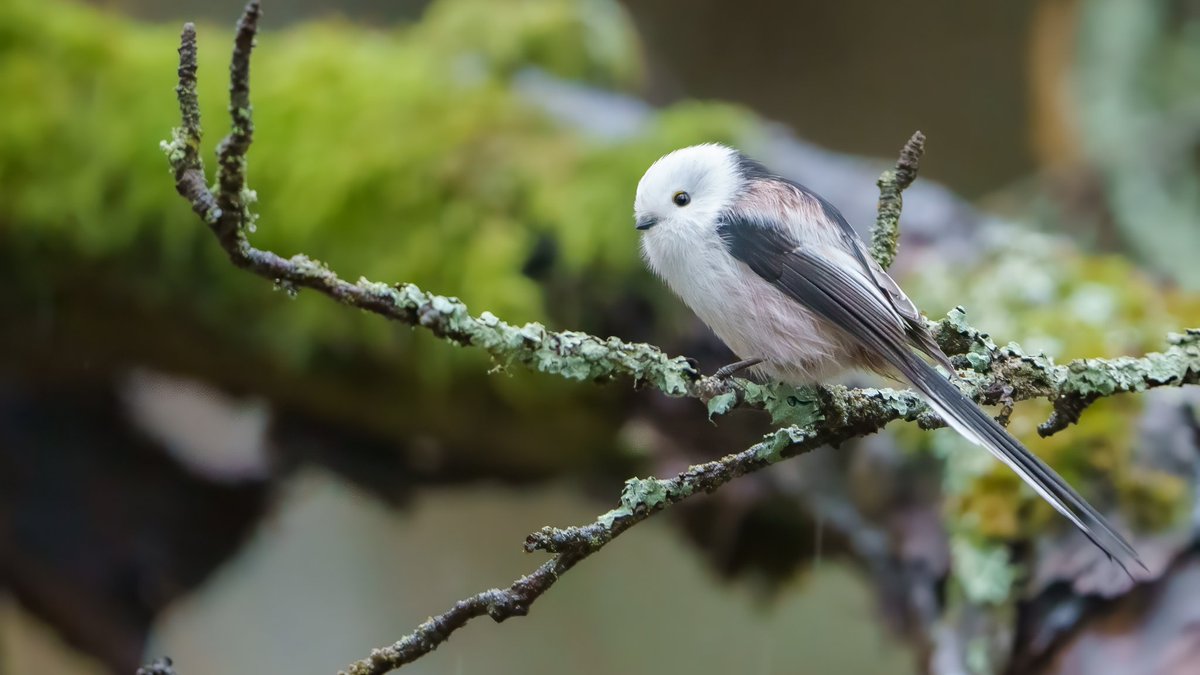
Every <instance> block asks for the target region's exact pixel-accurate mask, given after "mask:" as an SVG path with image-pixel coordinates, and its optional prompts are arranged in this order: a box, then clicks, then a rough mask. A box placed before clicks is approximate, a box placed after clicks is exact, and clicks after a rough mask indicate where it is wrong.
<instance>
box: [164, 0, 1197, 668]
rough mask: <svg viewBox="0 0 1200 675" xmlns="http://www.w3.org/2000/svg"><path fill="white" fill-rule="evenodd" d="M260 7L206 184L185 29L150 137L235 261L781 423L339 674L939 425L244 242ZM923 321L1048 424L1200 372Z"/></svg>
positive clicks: (895, 216)
mask: <svg viewBox="0 0 1200 675" xmlns="http://www.w3.org/2000/svg"><path fill="white" fill-rule="evenodd" d="M259 15H260V11H259V5H258V3H257V2H251V3H250V4H249V5H247V7H246V10H245V13H244V14H243V16H242V19H241V20H240V21H239V23H238V30H237V38H236V40H235V48H234V53H233V61H232V64H231V68H230V75H231V84H230V108H229V109H230V114H231V117H232V120H233V129H232V131H231V132H230V134H229V136H228V137H226V139H225V140H224V141H222V143H221V144H220V146H219V148H218V160H219V169H218V173H217V194H215V195H214V194H213V192H212V191H211V190H210V189H209V188H208V187H207V184H206V182H205V176H204V169H203V166H202V163H201V161H200V158H199V154H198V148H199V145H200V113H199V106H198V102H197V99H196V37H195V29H194V27H193V26H192V25H191V24H187V25H186V26H185V27H184V30H183V35H182V39H181V47H180V49H179V55H180V65H179V86H178V88H177V93H178V98H179V104H180V113H181V118H182V125H181V126H180V127H179V128H177V129H175V131H174V133H173V138H172V140H171V141H169V142H165V143H164V144H163V148H164V150H165V151H166V152H167V156H168V158H169V161H170V164H171V167H172V169H173V171H174V174H175V179H176V189H177V190H178V192H179V193H180V194H181V195H182V196H183V197H184V198H185V199H186V200H187V201H188V202H189V203H190V204H191V205H192V208H193V210H195V211H196V213H198V214H200V216H201V217H202V218H203V219H204V221H205V222H206V223H208V224H209V226H210V227H211V229H212V230H213V232H214V234H216V236H217V239H218V241H219V242H220V244H221V246H222V248H223V249H224V250H225V252H226V253H227V254H228V255H229V257H230V259H231V260H232V262H233V263H234V264H235V265H237V266H239V267H241V268H244V269H247V270H249V271H252V272H254V273H256V274H258V275H260V276H262V277H265V278H267V279H269V280H271V281H273V282H275V283H276V284H280V285H283V286H285V287H289V288H308V289H312V290H316V291H318V292H320V293H322V294H324V295H327V296H329V297H330V298H332V299H334V300H336V301H338V302H340V303H342V304H345V305H348V306H351V307H357V308H360V309H364V310H367V311H370V312H373V313H375V314H378V315H380V316H383V317H386V318H389V319H392V320H395V321H399V322H402V323H405V324H408V325H411V326H414V327H421V328H424V329H427V330H429V331H431V332H432V333H434V334H435V335H438V336H439V337H442V338H445V339H446V340H448V341H450V342H453V343H456V344H459V345H464V346H467V345H469V346H474V347H479V348H482V349H484V350H486V351H487V352H488V353H490V354H491V355H492V356H493V357H494V358H496V359H497V360H498V361H501V362H502V363H504V364H511V363H518V364H521V365H523V366H526V367H528V368H530V369H533V370H537V371H540V372H544V373H550V374H556V375H560V376H562V377H565V378H568V379H575V380H590V381H609V380H612V379H614V378H617V377H629V378H632V379H633V380H634V381H635V382H637V383H639V384H642V385H648V386H652V387H654V388H655V389H658V390H659V391H661V392H663V393H665V394H667V395H670V396H690V397H694V398H697V399H699V400H701V401H702V402H704V403H705V404H706V405H707V406H708V410H709V413H710V415H719V414H724V413H726V412H728V411H730V410H732V409H734V408H738V407H749V408H757V409H762V410H766V411H768V412H769V413H770V414H771V415H772V417H773V419H774V420H775V421H776V422H777V423H779V424H782V425H786V426H784V427H783V428H781V429H779V430H777V431H775V432H773V433H772V434H769V435H768V436H766V437H765V438H764V439H763V440H762V441H761V442H759V443H758V444H756V445H754V446H752V447H750V448H748V449H746V450H743V451H741V452H739V453H735V454H731V455H727V456H725V457H723V458H721V459H719V460H716V461H712V462H707V463H704V464H698V465H695V466H692V467H689V468H688V469H687V470H685V471H683V472H681V473H679V474H678V475H676V476H674V477H672V478H669V479H657V478H647V479H638V478H635V479H631V480H629V481H627V482H626V486H625V490H624V491H623V492H622V495H621V500H620V505H619V506H617V507H616V508H615V509H613V510H610V511H608V512H607V513H605V514H603V515H601V516H600V517H598V518H597V519H596V520H595V521H594V522H592V523H590V524H588V525H583V526H578V527H568V528H565V529H555V528H544V529H543V530H541V531H539V532H536V533H534V534H531V535H529V537H528V538H527V540H526V543H525V548H526V550H528V551H530V552H533V551H545V552H549V553H552V554H553V557H552V558H551V559H550V560H549V561H547V562H545V563H544V564H542V565H541V566H540V567H538V568H537V569H536V570H535V571H534V572H532V573H531V574H529V575H526V576H524V577H521V578H520V579H518V580H516V581H515V582H513V584H512V585H510V586H509V587H508V588H505V589H492V590H488V591H484V592H482V593H479V594H477V595H475V596H472V597H470V598H467V599H465V600H462V601H460V602H458V603H456V604H455V605H454V607H452V608H451V609H450V610H448V611H446V612H445V613H443V614H440V615H438V616H437V617H432V618H430V619H429V620H427V621H426V622H424V623H422V624H421V625H420V626H418V627H417V629H416V630H415V631H413V632H412V633H410V634H409V635H407V636H406V637H404V638H402V639H401V640H400V641H398V642H396V643H395V644H393V645H391V646H389V647H385V648H381V649H377V650H375V651H374V652H372V654H371V655H370V656H369V657H368V658H366V659H363V660H361V661H358V662H356V663H354V664H352V665H351V666H349V668H348V669H347V670H346V671H344V672H346V673H349V674H351V675H366V674H374V673H384V672H388V671H390V670H392V669H395V668H398V667H400V666H402V665H404V664H406V663H410V662H412V661H413V660H415V659H417V658H419V657H421V656H422V655H424V654H427V653H428V652H430V651H432V650H433V649H435V648H437V646H438V645H440V644H441V643H442V642H444V641H446V640H447V639H448V638H449V636H450V635H451V634H452V633H453V632H454V631H455V630H457V629H458V628H461V627H462V626H463V625H465V624H466V623H467V622H468V621H470V620H471V619H473V618H476V617H480V616H483V615H485V614H486V615H488V616H491V617H492V618H493V619H494V620H496V621H503V620H504V619H507V618H509V617H512V616H521V615H524V614H526V613H527V612H528V611H529V607H530V605H531V604H532V603H533V602H534V601H535V600H536V599H537V598H538V597H540V596H541V595H542V594H543V593H545V592H546V591H547V590H548V589H549V588H550V587H551V586H552V585H553V584H554V583H555V582H556V581H557V580H558V578H559V576H561V575H562V574H563V573H564V572H566V571H567V570H569V569H570V568H571V567H573V566H574V565H575V564H577V563H578V562H579V561H581V560H583V559H584V558H586V557H588V556H590V555H591V554H593V553H595V552H596V551H598V550H600V549H601V548H603V547H604V546H605V545H607V544H608V542H610V541H612V540H613V539H614V538H616V537H617V536H619V535H620V534H621V533H623V532H624V531H625V530H627V529H628V528H630V527H632V526H633V525H635V524H637V523H638V522H641V521H642V520H645V519H646V518H648V517H650V516H651V515H652V514H654V513H655V512H657V511H659V510H661V509H663V508H665V507H667V506H669V505H671V504H674V503H677V502H679V501H682V500H684V499H687V498H689V497H690V496H692V495H694V494H698V493H702V492H711V491H713V490H716V489H717V488H719V487H720V486H722V485H724V484H725V483H727V482H729V481H731V480H733V479H735V478H737V477H739V476H742V475H745V474H748V473H751V472H754V471H757V470H760V469H762V468H763V467H766V466H770V465H771V464H774V463H775V462H778V461H780V460H782V459H784V458H787V457H792V456H795V455H798V454H802V453H804V452H807V451H808V450H811V449H813V448H816V447H820V446H823V445H838V444H840V443H842V442H844V441H846V440H849V439H851V438H856V437H860V436H865V435H868V434H872V433H875V432H877V431H879V430H880V429H882V428H883V427H884V426H886V425H887V424H888V423H890V422H892V421H894V420H899V419H903V420H907V421H915V422H917V423H918V424H920V425H921V426H922V427H924V428H933V427H937V426H941V424H942V423H941V421H940V420H939V419H938V418H937V417H936V416H935V415H933V414H931V413H930V412H929V411H928V409H927V407H926V406H925V404H924V403H923V402H922V401H921V399H920V398H919V397H918V396H917V395H916V394H915V393H913V392H911V391H899V390H892V389H867V388H847V387H842V386H835V387H817V388H812V389H795V388H792V387H786V386H782V385H761V384H756V383H753V382H749V381H745V380H739V379H733V378H721V377H711V376H709V377H705V376H701V375H700V374H699V373H698V372H697V370H696V368H695V367H694V365H692V363H691V362H690V361H689V360H688V359H686V358H683V357H678V356H677V357H670V356H668V355H666V354H665V353H663V352H662V351H661V350H660V349H658V348H657V347H654V346H652V345H647V344H634V343H627V342H624V341H622V340H619V339H617V338H612V337H610V338H606V339H602V338H599V337H595V336H592V335H588V334H585V333H579V332H574V331H559V332H555V331H549V330H547V329H546V328H545V327H543V326H542V325H541V324H537V323H529V324H525V325H523V326H515V325H511V324H508V323H506V322H504V321H502V320H500V319H499V318H497V317H495V316H493V315H492V314H490V313H489V312H484V313H482V314H480V315H478V316H476V315H473V314H471V313H470V312H469V311H468V309H467V307H466V305H465V304H463V303H462V302H461V301H459V300H458V299H456V298H450V297H445V296H440V295H435V294H432V293H428V292H426V291H424V290H422V289H420V288H418V287H417V286H415V285H412V284H399V285H388V284H384V283H379V282H374V281H369V280H366V279H359V280H358V281H356V282H353V283H351V282H348V281H346V280H344V279H342V278H341V277H339V276H338V275H337V274H336V273H335V272H333V270H331V269H330V268H329V267H328V266H326V265H325V264H324V263H321V262H320V261H317V260H313V259H311V258H308V257H307V256H304V255H295V256H292V257H291V258H283V257H281V256H279V255H277V254H275V253H273V252H270V251H264V250H260V249H257V248H255V247H253V246H252V245H251V244H250V243H249V240H248V239H247V233H248V231H250V230H251V229H252V225H253V218H254V216H253V214H252V213H251V211H250V208H249V205H250V204H251V203H252V202H253V192H252V191H250V190H249V189H248V188H247V187H246V182H245V167H246V154H247V152H248V151H249V148H250V143H251V140H252V136H253V120H252V115H251V107H250V98H249V96H250V88H249V68H250V53H251V50H252V48H253V45H254V37H255V33H256V31H257V22H258V18H259ZM923 147H924V136H923V135H922V134H921V133H920V132H917V133H916V134H914V135H913V137H912V138H911V139H910V140H909V141H908V143H907V144H906V145H905V146H904V149H903V150H902V152H901V156H900V159H899V161H898V162H897V164H896V168H895V170H892V171H887V172H885V173H884V175H883V176H882V177H881V178H880V180H879V187H880V201H879V217H878V222H877V227H876V232H875V236H874V237H873V241H872V245H871V254H872V256H873V257H874V258H875V260H876V261H877V262H879V264H880V265H881V266H883V267H885V268H886V267H888V266H889V265H890V264H891V262H892V260H893V259H894V258H895V254H896V247H897V244H896V240H897V235H898V232H899V216H900V212H901V207H902V201H901V193H902V192H903V190H904V189H905V188H906V187H908V185H910V184H911V183H912V181H913V179H914V178H915V177H916V172H917V170H918V164H919V160H920V157H921V153H922V151H923ZM931 329H932V330H933V333H934V335H935V337H936V339H937V340H938V343H939V344H940V345H941V347H942V349H943V350H944V351H945V352H946V353H947V354H948V355H951V356H952V357H954V360H955V365H956V367H957V368H958V369H959V371H960V373H959V374H960V376H961V377H962V382H963V387H964V388H965V389H966V391H967V393H968V394H970V395H971V396H972V397H973V398H974V399H975V400H976V401H979V402H981V403H991V404H1004V405H1005V406H1011V404H1012V403H1013V402H1014V401H1020V400H1024V399H1030V398H1046V399H1049V400H1051V401H1052V402H1053V403H1054V406H1055V412H1054V415H1053V417H1052V418H1051V420H1050V421H1048V422H1047V423H1046V424H1045V425H1043V429H1042V431H1043V433H1046V434H1049V433H1053V432H1054V431H1057V430H1060V429H1062V428H1064V427H1066V426H1067V425H1069V424H1070V423H1072V422H1074V421H1076V420H1077V419H1078V417H1079V414H1080V413H1081V412H1082V410H1083V409H1084V408H1085V407H1086V406H1087V405H1088V404H1089V403H1091V402H1092V401H1094V400H1095V399H1096V398H1099V397H1102V396H1109V395H1112V394H1116V393H1121V392H1134V391H1143V390H1145V389H1149V388H1151V387H1159V386H1180V385H1183V384H1194V383H1197V382H1200V330H1189V331H1187V332H1186V333H1183V334H1179V335H1173V336H1171V338H1170V345H1169V346H1168V348H1167V350H1166V351H1164V352H1161V353H1155V354H1148V355H1146V356H1144V357H1141V358H1121V359H1111V360H1103V359H1088V360H1082V361H1075V362H1072V363H1070V364H1068V365H1065V366H1061V365H1057V364H1055V363H1054V362H1053V361H1052V360H1051V359H1049V358H1047V357H1045V356H1029V355H1026V354H1024V353H1023V352H1022V350H1021V349H1020V348H1019V347H1018V346H1016V345H1008V346H1005V347H997V346H996V345H995V343H993V342H992V341H991V339H990V338H989V337H988V336H987V335H986V334H983V333H981V332H979V331H978V330H976V329H974V328H972V327H971V326H969V325H968V324H967V323H966V321H965V313H964V312H963V310H962V309H961V308H959V309H956V310H954V311H952V312H950V314H949V316H947V318H945V319H943V320H941V321H939V322H937V323H932V324H931Z"/></svg>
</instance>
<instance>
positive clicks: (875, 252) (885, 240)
mask: <svg viewBox="0 0 1200 675" xmlns="http://www.w3.org/2000/svg"><path fill="white" fill-rule="evenodd" d="M924 153H925V134H923V133H921V132H920V131H917V132H914V133H913V135H912V138H910V139H908V142H907V143H905V144H904V148H903V149H901V150H900V159H899V160H897V161H896V168H895V169H894V170H891V171H884V172H883V175H881V176H880V177H879V180H878V181H876V182H875V184H876V185H878V186H879V207H878V209H877V211H876V216H875V231H874V233H873V234H872V236H871V257H872V258H874V259H875V262H877V263H879V266H880V267H882V268H883V269H885V270H886V269H887V268H889V267H891V266H892V261H894V260H895V259H896V251H897V250H898V249H899V247H900V211H901V209H903V207H904V198H903V197H902V196H901V195H902V193H903V192H904V190H905V189H907V188H908V186H909V185H912V182H913V181H914V180H916V179H917V170H918V169H919V168H920V166H921V155H923V154H924Z"/></svg>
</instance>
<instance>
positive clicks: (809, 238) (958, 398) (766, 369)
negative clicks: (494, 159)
mask: <svg viewBox="0 0 1200 675" xmlns="http://www.w3.org/2000/svg"><path fill="white" fill-rule="evenodd" d="M634 212H635V217H636V226H637V229H639V230H641V231H642V233H643V234H642V253H643V255H644V256H645V258H646V261H647V263H648V264H649V266H650V268H651V269H653V270H654V272H655V273H657V274H658V275H659V276H661V277H662V278H663V279H664V280H665V281H666V282H667V285H669V286H670V287H671V289H672V290H673V291H674V292H675V293H676V294H677V295H679V297H680V298H682V299H683V301H684V302H685V303H687V305H688V306H689V307H691V308H692V310H693V311H694V312H695V313H696V314H697V315H699V317H700V319H701V320H703V321H704V323H706V324H708V326H709V327H710V328H711V329H712V330H713V332H715V333H716V334H717V336H718V337H720V338H721V340H723V341H724V342H725V344H726V345H728V346H729V348H730V349H732V350H733V352H734V353H735V354H737V355H738V357H739V358H742V359H746V360H747V362H748V365H749V363H754V362H756V363H755V364H754V365H753V366H752V367H754V368H755V369H756V370H757V371H758V372H759V373H760V374H761V375H764V376H767V377H771V378H775V379H778V380H781V381H783V382H785V383H788V384H794V385H805V384H812V383H815V382H820V381H822V380H824V379H826V378H828V377H829V376H831V375H834V374H836V373H838V372H841V371H843V370H846V369H851V368H861V369H866V370H872V371H875V372H878V373H882V374H885V375H888V376H892V377H895V376H896V375H899V376H900V377H901V378H903V379H904V380H907V381H908V382H909V383H910V384H911V385H912V386H913V387H914V388H915V389H916V390H917V391H918V392H920V394H921V395H922V396H923V397H924V398H925V400H926V401H928V403H929V405H930V407H931V408H932V409H933V410H934V411H935V412H937V414H938V415H940V416H941V417H942V419H943V420H945V422H946V423H947V424H948V425H950V426H951V427H953V428H954V430H956V431H957V432H958V433H960V434H962V435H963V436H964V437H965V438H967V439H968V440H970V441H971V442H973V443H975V444H976V445H980V446H983V447H984V448H987V449H988V450H989V451H990V452H991V453H992V454H993V455H995V456H996V457H997V458H998V459H1000V461H1002V462H1004V463H1005V464H1007V465H1008V466H1009V467H1010V468H1011V469H1012V470H1013V471H1015V472H1016V473H1017V475H1019V476H1020V477H1021V479H1022V480H1024V481H1025V482H1026V483H1028V484H1029V485H1030V487H1032V488H1033V489H1034V490H1035V491H1036V492H1037V493H1038V494H1039V495H1041V497H1042V498H1043V499H1045V500H1046V501H1047V502H1049V503H1050V505H1051V506H1053V507H1054V508H1055V509H1056V510H1057V511H1058V512H1059V513H1061V514H1062V515H1063V516H1065V517H1066V518H1067V519H1068V520H1070V521H1071V522H1072V523H1074V524H1075V526H1076V527H1078V528H1079V529H1080V530H1081V531H1082V532H1083V534H1085V535H1086V536H1087V537H1088V539H1090V540H1091V541H1092V542H1093V543H1094V544H1095V545H1096V546H1098V547H1100V549H1102V550H1103V551H1104V552H1105V553H1106V554H1107V555H1108V556H1109V558H1110V559H1115V560H1116V561H1117V563H1118V564H1120V565H1121V567H1122V568H1125V567H1126V563H1127V562H1133V563H1135V564H1137V565H1139V566H1141V567H1143V569H1144V568H1145V566H1144V565H1143V564H1142V562H1141V560H1139V559H1138V556H1137V552H1136V551H1134V550H1133V547H1132V546H1130V545H1129V543H1128V542H1126V541H1125V539H1124V538H1123V537H1122V536H1121V535H1120V534H1119V533H1117V532H1116V531H1115V530H1114V529H1113V528H1112V527H1111V526H1110V525H1109V524H1108V523H1107V522H1106V521H1105V519H1104V517H1103V516H1101V515H1100V513H1099V512H1097V511H1096V509H1095V508H1093V507H1092V506H1091V505H1090V504H1088V503H1087V502H1086V501H1085V500H1084V499H1083V498H1082V497H1080V496H1079V494H1078V493H1077V492H1075V490H1073V489H1072V488H1071V486H1069V485H1068V484H1067V483H1066V481H1064V480H1063V479H1062V478H1061V477H1060V476H1059V475H1058V474H1056V473H1055V472H1054V470H1053V469H1051V468H1050V467H1048V466H1047V465H1046V464H1045V463H1044V462H1042V461H1041V460H1040V459H1038V457H1037V456H1036V455H1034V454H1033V453H1031V452H1029V450H1027V449H1026V448H1025V447H1024V446H1022V445H1021V443H1020V442H1019V441H1017V440H1016V439H1015V438H1013V437H1012V436H1011V435H1010V434H1009V433H1008V432H1007V431H1005V430H1004V428H1003V427H1001V426H1000V425H999V424H998V423H997V422H996V421H995V420H994V419H992V418H991V417H990V416H989V415H988V414H987V413H986V412H984V411H983V410H982V409H981V408H980V407H979V406H977V405H975V403H974V402H973V401H971V400H970V399H968V398H967V397H966V396H964V395H963V394H962V393H961V392H960V391H959V390H958V388H957V387H956V386H955V385H954V384H953V383H951V382H950V381H949V380H947V379H946V377H944V376H943V375H941V374H939V373H938V371H937V370H936V369H935V368H934V366H933V365H931V364H930V363H929V362H927V361H926V360H925V359H923V358H922V357H921V356H920V355H918V352H919V353H921V354H924V355H925V356H926V357H928V358H929V359H930V360H932V361H933V362H934V363H936V364H938V365H941V366H942V367H943V368H945V369H946V370H947V372H949V373H953V372H954V369H953V367H952V366H951V365H950V361H949V359H947V357H946V355H945V354H944V353H942V351H941V349H940V348H939V347H938V346H937V344H936V343H935V342H934V340H933V338H932V336H931V335H930V334H929V332H928V330H927V329H926V327H925V324H924V322H923V320H922V318H921V314H920V313H919V312H918V311H917V308H916V306H914V305H913V303H912V301H911V300H909V299H908V296H906V295H905V294H904V292H903V291H902V290H900V287H899V286H897V285H896V282H895V281H893V280H892V278H891V277H890V276H888V274H887V273H886V272H884V270H883V269H882V268H881V267H880V266H879V265H878V264H876V263H875V261H874V260H872V259H871V257H870V256H869V255H868V254H867V250H866V247H865V246H864V245H863V242H862V240H860V239H859V238H858V235H857V234H856V233H855V232H854V230H853V229H851V227H850V225H849V223H847V222H846V219H845V218H843V217H842V214H841V213H839V212H838V210H837V209H836V208H834V206H833V205H832V204H830V203H829V202H827V201H825V200H824V199H822V198H821V197H820V196H819V195H817V194H815V193H813V192H811V191H809V190H808V189H806V188H804V187H803V186H801V185H798V184H796V183H794V182H791V181H788V180H787V179H784V178H782V177H780V176H777V175H774V174H772V173H770V172H769V171H767V170H766V169H765V168H764V167H763V166H762V165H761V164H758V163H757V162H754V161H753V160H750V159H748V158H747V157H745V156H744V155H742V154H741V153H739V152H737V151H736V150H733V149H730V148H727V147H724V146H721V145H715V144H707V145H698V146H693V147H690V148H684V149H682V150H677V151H675V152H672V153H671V154H668V155H666V156H664V157H663V158H661V159H659V160H658V161H657V162H655V163H654V165H653V166H651V167H650V169H649V170H647V171H646V174H645V176H643V177H642V180H641V182H640V183H639V184H638V188H637V198H636V201H635V204H634ZM1126 571H1128V570H1126Z"/></svg>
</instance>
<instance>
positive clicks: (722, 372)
mask: <svg viewBox="0 0 1200 675" xmlns="http://www.w3.org/2000/svg"><path fill="white" fill-rule="evenodd" d="M765 360H766V359H742V360H741V361H737V362H734V363H731V364H729V365H727V366H723V367H722V368H720V369H719V370H717V372H715V373H713V377H715V378H717V379H718V380H728V379H729V378H731V377H733V376H734V375H737V374H738V373H740V372H742V371H743V370H745V369H747V368H750V367H751V366H757V365H758V364H760V363H762V362H763V361H765Z"/></svg>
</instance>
